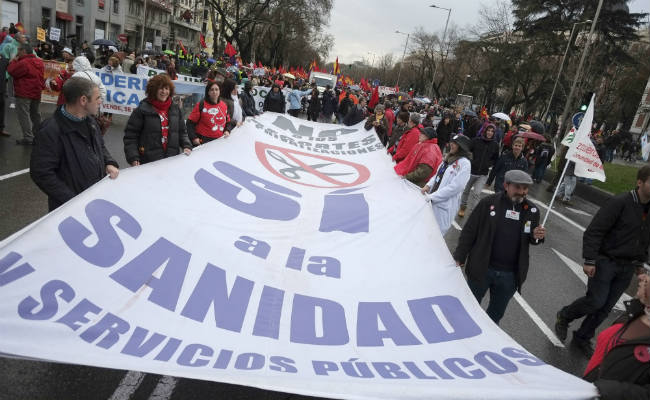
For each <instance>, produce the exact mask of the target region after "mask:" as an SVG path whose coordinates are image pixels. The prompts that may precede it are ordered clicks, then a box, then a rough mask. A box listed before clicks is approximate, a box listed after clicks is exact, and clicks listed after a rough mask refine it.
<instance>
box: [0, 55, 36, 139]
mask: <svg viewBox="0 0 650 400" xmlns="http://www.w3.org/2000/svg"><path fill="white" fill-rule="evenodd" d="M7 72H8V73H9V75H11V76H12V78H13V80H14V92H15V95H16V115H17V117H18V123H19V124H20V128H21V130H22V131H23V138H22V139H19V140H16V144H20V145H32V144H33V143H34V132H36V131H38V129H39V126H40V124H41V113H40V110H39V107H40V105H41V92H42V91H43V89H44V88H45V78H43V75H44V73H45V66H44V65H43V61H42V60H41V59H40V58H38V57H36V54H34V49H32V47H31V46H30V45H29V44H27V43H23V44H21V45H20V46H19V47H18V52H17V53H16V56H15V57H14V58H13V59H12V60H11V61H9V64H8V65H7Z"/></svg>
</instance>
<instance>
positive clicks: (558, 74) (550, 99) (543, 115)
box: [542, 19, 592, 121]
mask: <svg viewBox="0 0 650 400" xmlns="http://www.w3.org/2000/svg"><path fill="white" fill-rule="evenodd" d="M591 22H592V21H591V20H590V19H588V20H586V21H582V22H576V23H575V24H573V27H572V28H571V34H570V35H569V43H567V45H566V49H564V56H562V62H561V63H560V70H559V71H558V72H557V76H556V77H555V84H553V90H552V91H551V97H550V98H549V99H548V106H546V111H544V114H542V121H544V120H546V116H547V115H548V112H549V110H550V109H551V103H552V102H553V96H554V95H555V89H557V83H558V81H559V80H560V75H562V70H563V69H564V61H565V60H566V56H567V54H568V53H569V47H571V40H572V39H573V31H575V29H576V26H578V25H581V24H590V23H591Z"/></svg>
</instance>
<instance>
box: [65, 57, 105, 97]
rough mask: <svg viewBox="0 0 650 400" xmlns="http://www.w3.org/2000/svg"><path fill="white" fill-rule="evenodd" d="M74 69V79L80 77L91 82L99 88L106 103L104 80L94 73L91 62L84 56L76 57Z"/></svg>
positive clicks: (73, 64)
mask: <svg viewBox="0 0 650 400" xmlns="http://www.w3.org/2000/svg"><path fill="white" fill-rule="evenodd" d="M72 69H74V75H72V76H73V77H80V78H85V79H88V80H91V81H93V82H94V83H95V85H97V86H98V87H99V94H100V95H101V96H102V101H106V87H105V86H104V84H103V83H102V80H101V79H100V78H99V76H97V74H95V72H94V71H93V67H92V65H90V61H88V59H87V58H86V57H84V56H79V57H75V59H74V61H72Z"/></svg>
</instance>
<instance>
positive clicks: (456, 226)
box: [451, 221, 463, 231]
mask: <svg viewBox="0 0 650 400" xmlns="http://www.w3.org/2000/svg"><path fill="white" fill-rule="evenodd" d="M451 226H453V227H454V228H456V229H458V230H459V231H462V230H463V228H461V227H460V225H458V222H456V221H451Z"/></svg>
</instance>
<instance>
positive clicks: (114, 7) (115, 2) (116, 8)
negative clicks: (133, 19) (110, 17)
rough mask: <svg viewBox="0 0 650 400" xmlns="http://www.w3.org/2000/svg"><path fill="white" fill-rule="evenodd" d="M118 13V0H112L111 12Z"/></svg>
mask: <svg viewBox="0 0 650 400" xmlns="http://www.w3.org/2000/svg"><path fill="white" fill-rule="evenodd" d="M119 13H120V0H113V14H119Z"/></svg>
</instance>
